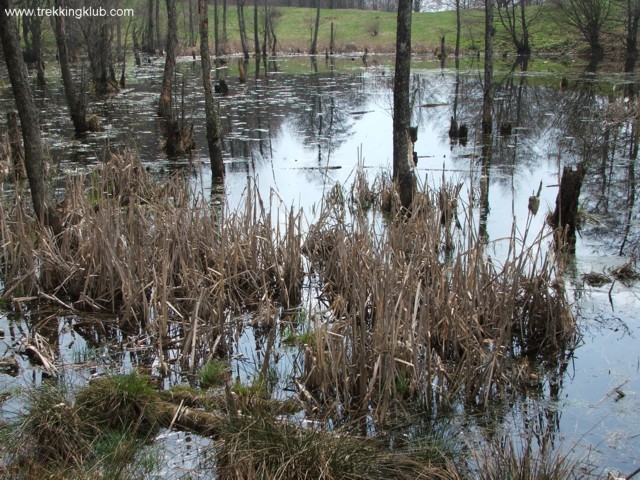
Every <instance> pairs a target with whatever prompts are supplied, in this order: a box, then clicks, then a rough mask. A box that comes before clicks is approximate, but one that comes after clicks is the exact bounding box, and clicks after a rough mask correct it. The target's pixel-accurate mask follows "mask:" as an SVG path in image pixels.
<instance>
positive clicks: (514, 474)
mask: <svg viewBox="0 0 640 480" xmlns="http://www.w3.org/2000/svg"><path fill="white" fill-rule="evenodd" d="M472 457H473V460H474V462H475V463H476V465H477V469H476V475H477V476H476V478H478V479H479V480H493V479H496V478H509V479H513V480H538V479H542V478H544V479H548V480H573V479H581V478H600V475H596V474H595V472H594V470H595V469H594V468H593V467H590V466H587V465H582V464H580V463H579V462H577V461H576V460H574V459H572V458H571V457H570V456H569V454H567V453H563V452H561V451H560V450H554V451H552V452H549V451H548V450H547V449H544V448H536V447H535V446H534V445H533V439H532V435H531V434H530V435H529V436H528V437H527V438H526V439H524V440H522V444H521V445H516V444H514V442H513V440H511V439H508V438H502V439H499V440H494V441H493V442H492V443H490V444H488V445H486V446H485V447H483V448H481V449H479V450H477V449H476V450H474V449H472Z"/></svg>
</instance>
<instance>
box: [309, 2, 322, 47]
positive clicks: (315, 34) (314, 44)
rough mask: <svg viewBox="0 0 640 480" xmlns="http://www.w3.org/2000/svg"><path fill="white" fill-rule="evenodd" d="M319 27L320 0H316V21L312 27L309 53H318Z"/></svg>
mask: <svg viewBox="0 0 640 480" xmlns="http://www.w3.org/2000/svg"><path fill="white" fill-rule="evenodd" d="M319 28H320V0H316V23H315V26H314V29H313V41H312V42H311V52H310V53H311V55H316V54H317V53H318V29H319Z"/></svg>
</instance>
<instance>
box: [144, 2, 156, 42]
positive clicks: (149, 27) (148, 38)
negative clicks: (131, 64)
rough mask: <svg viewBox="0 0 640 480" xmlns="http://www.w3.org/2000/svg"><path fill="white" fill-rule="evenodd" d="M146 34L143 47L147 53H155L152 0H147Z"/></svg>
mask: <svg viewBox="0 0 640 480" xmlns="http://www.w3.org/2000/svg"><path fill="white" fill-rule="evenodd" d="M147 10H148V11H147V35H146V39H145V40H146V41H145V45H144V49H145V51H146V52H147V53H150V54H153V53H155V46H154V39H155V27H154V17H153V0H149V2H148V3H147Z"/></svg>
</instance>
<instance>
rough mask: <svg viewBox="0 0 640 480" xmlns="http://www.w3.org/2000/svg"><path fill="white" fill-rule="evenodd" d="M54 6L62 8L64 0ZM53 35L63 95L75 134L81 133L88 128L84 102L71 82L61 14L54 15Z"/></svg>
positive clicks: (65, 34)
mask: <svg viewBox="0 0 640 480" xmlns="http://www.w3.org/2000/svg"><path fill="white" fill-rule="evenodd" d="M55 5H56V7H58V8H64V7H65V2H64V0H56V2H55ZM55 37H56V45H57V46H58V59H59V61H60V72H61V73H62V85H63V86H64V96H65V99H66V101H67V107H68V108H69V114H70V115H71V121H72V122H73V128H74V129H75V132H76V133H77V134H83V133H85V132H86V131H88V130H89V126H88V125H87V119H86V115H85V104H84V100H83V98H82V97H80V96H78V94H77V92H76V86H75V84H74V83H73V75H72V74H71V65H70V61H69V51H68V48H67V32H66V28H65V18H64V17H63V16H62V15H56V17H55Z"/></svg>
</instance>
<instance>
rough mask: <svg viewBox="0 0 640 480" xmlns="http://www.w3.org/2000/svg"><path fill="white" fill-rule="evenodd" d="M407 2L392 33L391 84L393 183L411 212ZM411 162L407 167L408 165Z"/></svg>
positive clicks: (401, 5) (412, 178)
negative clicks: (393, 44) (394, 40)
mask: <svg viewBox="0 0 640 480" xmlns="http://www.w3.org/2000/svg"><path fill="white" fill-rule="evenodd" d="M411 7H412V1H411V0H399V1H398V24H397V25H398V26H397V32H396V67H395V75H394V83H393V178H394V180H395V181H397V184H398V187H399V193H400V201H401V203H402V206H403V207H404V208H405V209H407V210H408V209H410V208H411V203H412V202H413V194H414V190H415V176H414V174H413V170H412V168H411V167H412V164H413V149H412V148H411V149H410V148H409V147H410V144H411V143H412V142H411V141H410V138H409V126H410V122H411V107H410V99H409V96H410V92H409V84H410V76H411V12H412V8H411ZM410 161H411V163H410Z"/></svg>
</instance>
